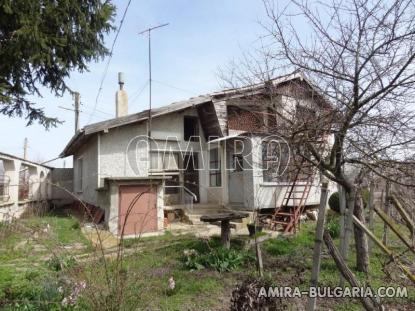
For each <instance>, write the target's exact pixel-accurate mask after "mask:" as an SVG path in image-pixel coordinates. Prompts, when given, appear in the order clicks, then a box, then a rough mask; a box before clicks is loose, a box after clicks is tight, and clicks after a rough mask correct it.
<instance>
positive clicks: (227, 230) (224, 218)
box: [200, 212, 249, 248]
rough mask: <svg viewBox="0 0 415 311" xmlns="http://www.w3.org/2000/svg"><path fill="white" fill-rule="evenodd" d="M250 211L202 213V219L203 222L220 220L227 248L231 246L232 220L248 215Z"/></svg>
mask: <svg viewBox="0 0 415 311" xmlns="http://www.w3.org/2000/svg"><path fill="white" fill-rule="evenodd" d="M248 216H249V214H248V213H236V212H229V213H217V214H209V215H202V216H201V217H200V220H201V221H203V222H209V223H213V222H218V221H220V228H221V229H220V236H221V242H222V245H223V246H224V247H225V248H230V246H231V224H230V221H231V220H237V219H242V218H246V217H248Z"/></svg>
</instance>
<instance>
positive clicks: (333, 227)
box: [327, 219, 340, 239]
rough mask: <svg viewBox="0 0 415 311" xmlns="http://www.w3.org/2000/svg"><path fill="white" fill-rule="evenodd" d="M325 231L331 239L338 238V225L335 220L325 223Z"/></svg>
mask: <svg viewBox="0 0 415 311" xmlns="http://www.w3.org/2000/svg"><path fill="white" fill-rule="evenodd" d="M327 230H328V231H329V233H330V235H331V237H332V238H333V239H337V238H338V237H339V236H340V224H339V222H338V221H336V220H335V219H332V220H330V221H329V222H328V223H327Z"/></svg>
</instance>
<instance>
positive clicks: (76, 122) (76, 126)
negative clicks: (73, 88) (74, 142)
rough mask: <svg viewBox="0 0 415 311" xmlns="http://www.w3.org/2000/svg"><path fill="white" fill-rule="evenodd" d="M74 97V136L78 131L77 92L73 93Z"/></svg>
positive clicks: (78, 96)
mask: <svg viewBox="0 0 415 311" xmlns="http://www.w3.org/2000/svg"><path fill="white" fill-rule="evenodd" d="M74 96H75V134H76V133H77V132H78V131H79V104H80V103H79V102H80V101H79V98H80V95H79V92H75V93H74Z"/></svg>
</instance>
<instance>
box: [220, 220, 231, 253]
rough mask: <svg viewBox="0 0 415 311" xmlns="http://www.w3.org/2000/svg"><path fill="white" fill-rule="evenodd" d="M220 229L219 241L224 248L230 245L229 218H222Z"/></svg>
mask: <svg viewBox="0 0 415 311" xmlns="http://www.w3.org/2000/svg"><path fill="white" fill-rule="evenodd" d="M220 227H221V231H220V235H221V242H222V245H223V246H224V247H225V248H228V249H229V248H230V247H231V225H230V223H229V220H222V221H221V223H220Z"/></svg>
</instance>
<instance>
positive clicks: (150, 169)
mask: <svg viewBox="0 0 415 311" xmlns="http://www.w3.org/2000/svg"><path fill="white" fill-rule="evenodd" d="M294 82H295V83H294ZM123 84H124V81H123V79H122V80H121V81H120V90H119V91H118V92H117V95H116V105H117V108H116V111H117V115H116V118H114V119H110V120H107V121H103V122H99V123H94V124H90V125H87V126H85V127H84V128H82V129H81V130H80V131H78V132H77V133H76V134H75V135H74V136H73V137H72V139H71V140H70V141H69V143H68V144H67V146H66V147H65V149H64V150H63V152H62V154H61V156H62V157H68V156H73V163H74V166H73V169H74V183H73V185H74V192H75V194H76V195H77V196H78V197H79V198H80V199H81V200H83V201H84V202H86V203H88V204H91V205H94V206H97V207H100V208H102V209H103V210H104V211H105V222H106V224H107V225H108V228H109V230H110V231H111V232H113V233H114V234H119V235H121V234H123V235H127V236H129V235H137V234H141V233H150V232H157V231H160V230H162V229H163V220H164V212H165V211H166V210H169V209H183V210H186V208H192V209H194V210H197V209H198V208H205V207H206V206H212V205H214V206H217V207H220V208H226V209H232V210H246V211H253V210H255V209H266V208H275V207H277V206H279V205H281V204H282V202H283V199H284V195H285V193H286V192H287V188H288V187H289V186H290V181H289V180H287V179H284V178H283V176H284V174H283V173H281V174H279V173H278V170H283V169H282V166H284V165H285V164H284V163H283V162H284V155H283V156H282V157H280V158H279V159H278V161H279V162H280V163H279V164H278V166H279V168H277V171H275V170H274V171H273V170H272V169H270V168H275V165H274V166H273V165H271V167H268V166H266V165H265V164H268V162H272V163H274V164H275V162H276V159H273V158H272V156H271V157H270V153H269V152H268V151H267V150H266V148H269V145H268V144H266V142H267V141H266V140H267V135H265V134H266V133H265V132H261V131H257V129H258V128H261V126H262V125H263V124H267V123H270V122H275V115H273V116H270V117H266V118H262V119H260V120H258V118H252V115H250V114H249V112H250V111H249V109H248V111H247V109H242V108H241V107H244V105H246V104H247V103H249V105H250V106H251V107H252V106H254V107H257V108H258V110H260V111H268V108H269V107H268V106H267V105H268V103H269V98H268V95H267V94H268V93H267V92H268V90H269V88H270V87H271V88H273V90H274V91H273V94H277V98H274V99H273V101H274V102H275V100H276V101H279V102H280V103H282V106H284V112H283V113H284V114H287V113H288V115H289V116H290V114H292V117H295V114H296V111H298V110H300V109H307V110H308V111H311V112H312V113H315V112H318V111H319V110H320V109H322V107H323V106H324V105H326V103H324V100H323V99H322V98H321V97H320V96H318V95H316V92H315V91H314V89H313V87H312V86H311V85H310V84H309V83H308V82H307V80H306V79H304V77H303V76H302V75H301V74H299V73H294V74H291V75H287V76H283V77H280V78H277V79H274V80H271V81H269V82H268V83H265V84H258V85H255V86H251V87H246V88H239V89H233V90H225V91H222V92H216V93H212V94H208V95H202V96H198V97H193V98H190V99H189V100H185V101H180V102H176V103H173V104H170V105H168V106H164V107H161V108H155V109H152V110H151V112H149V111H148V110H146V111H142V112H140V113H134V114H128V99H127V95H126V92H125V90H124V89H123ZM294 85H301V86H302V88H303V90H304V89H305V90H306V92H303V93H302V98H301V100H297V99H296V98H294V96H297V95H296V94H298V93H297V92H296V91H295V90H293V86H294ZM275 90H277V91H275ZM264 115H267V114H264ZM268 115H269V114H268ZM150 116H151V118H150V120H149V117H150ZM290 117H291V116H290ZM150 124H151V126H150ZM264 141H265V144H264ZM281 146H282V147H281V148H282V150H286V153H287V154H288V152H289V150H288V146H285V145H284V144H283V142H282V145H281ZM284 148H287V149H284ZM286 164H287V163H286ZM287 165H288V164H287ZM264 167H265V168H264ZM314 177H315V178H313V180H312V182H311V184H310V189H309V193H308V194H307V197H306V204H307V205H315V204H318V201H319V196H320V187H319V176H318V175H315V176H314ZM292 204H294V203H292Z"/></svg>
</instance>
